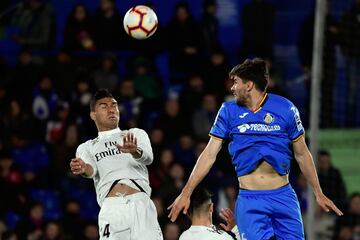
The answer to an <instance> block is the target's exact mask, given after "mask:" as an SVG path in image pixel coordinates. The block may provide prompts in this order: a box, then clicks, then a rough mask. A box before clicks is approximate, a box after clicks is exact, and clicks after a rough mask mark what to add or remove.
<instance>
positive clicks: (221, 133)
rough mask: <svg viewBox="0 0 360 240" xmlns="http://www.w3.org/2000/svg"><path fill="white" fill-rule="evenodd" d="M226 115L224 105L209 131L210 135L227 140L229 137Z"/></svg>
mask: <svg viewBox="0 0 360 240" xmlns="http://www.w3.org/2000/svg"><path fill="white" fill-rule="evenodd" d="M228 119H229V117H228V113H227V108H226V105H225V104H222V105H221V107H220V109H219V111H218V113H217V115H216V118H215V121H214V124H213V126H212V127H211V129H210V135H211V136H214V137H218V138H221V139H227V138H228V135H229V126H228V125H229V124H228Z"/></svg>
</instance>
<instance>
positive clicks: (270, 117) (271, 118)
mask: <svg viewBox="0 0 360 240" xmlns="http://www.w3.org/2000/svg"><path fill="white" fill-rule="evenodd" d="M274 120H275V118H274V116H273V115H271V114H270V113H266V114H265V116H264V122H266V123H267V124H270V123H273V122H274Z"/></svg>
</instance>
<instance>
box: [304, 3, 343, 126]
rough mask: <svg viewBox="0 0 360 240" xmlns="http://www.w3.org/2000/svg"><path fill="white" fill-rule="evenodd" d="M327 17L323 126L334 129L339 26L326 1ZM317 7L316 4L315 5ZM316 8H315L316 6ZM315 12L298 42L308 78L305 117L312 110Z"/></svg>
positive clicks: (310, 16) (322, 107)
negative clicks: (311, 91)
mask: <svg viewBox="0 0 360 240" xmlns="http://www.w3.org/2000/svg"><path fill="white" fill-rule="evenodd" d="M326 4H327V6H326V17H325V35H324V49H323V50H324V51H323V58H322V59H323V61H322V62H323V66H322V70H323V71H322V74H323V76H322V79H321V110H320V113H321V115H322V116H321V126H323V127H333V126H334V121H333V112H334V109H333V106H334V105H335V104H334V102H333V95H334V88H335V86H334V85H335V80H336V58H335V57H336V56H335V46H336V44H337V42H338V37H339V36H338V32H339V29H338V24H337V22H336V20H335V18H334V17H333V16H332V15H330V1H329V0H327V1H326ZM314 5H315V3H314ZM314 8H315V6H314ZM314 11H315V10H313V12H312V13H311V14H310V15H309V16H308V17H306V19H305V21H304V22H303V24H302V26H301V29H300V33H299V42H298V55H299V59H300V63H301V66H302V69H303V72H304V74H305V75H306V76H307V79H306V80H307V81H306V91H307V93H308V98H307V103H306V106H307V107H306V108H307V109H306V113H305V116H309V110H310V109H309V108H310V88H311V81H310V80H311V68H312V56H313V49H314V44H313V41H314V24H315V13H314Z"/></svg>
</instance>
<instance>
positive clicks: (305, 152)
mask: <svg viewBox="0 0 360 240" xmlns="http://www.w3.org/2000/svg"><path fill="white" fill-rule="evenodd" d="M293 149H294V154H295V159H296V161H297V162H298V164H299V167H300V169H301V172H302V173H303V174H304V176H305V178H306V180H307V181H308V182H309V183H310V185H311V187H312V188H313V191H314V193H315V196H316V197H318V196H319V195H320V194H322V190H321V187H320V183H319V179H318V176H317V173H316V168H315V164H314V161H313V158H312V155H311V153H310V151H309V149H308V147H307V146H306V143H305V138H304V137H303V136H302V137H300V138H298V139H297V140H296V141H294V142H293Z"/></svg>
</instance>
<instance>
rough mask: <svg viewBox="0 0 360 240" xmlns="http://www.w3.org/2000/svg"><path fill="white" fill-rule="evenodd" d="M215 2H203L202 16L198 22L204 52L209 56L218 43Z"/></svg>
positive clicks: (213, 0) (208, 0)
mask: <svg viewBox="0 0 360 240" xmlns="http://www.w3.org/2000/svg"><path fill="white" fill-rule="evenodd" d="M216 11H217V4H216V0H205V1H203V15H202V18H201V22H200V27H201V32H202V35H203V36H202V39H203V44H204V50H205V51H206V54H210V53H211V52H212V51H213V50H214V49H216V48H217V47H218V46H219V45H220V43H219V40H218V32H219V30H218V28H219V26H218V25H219V24H218V20H217V18H216Z"/></svg>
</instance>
